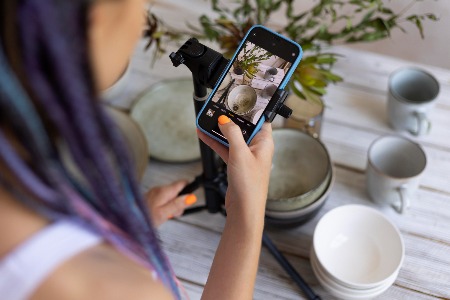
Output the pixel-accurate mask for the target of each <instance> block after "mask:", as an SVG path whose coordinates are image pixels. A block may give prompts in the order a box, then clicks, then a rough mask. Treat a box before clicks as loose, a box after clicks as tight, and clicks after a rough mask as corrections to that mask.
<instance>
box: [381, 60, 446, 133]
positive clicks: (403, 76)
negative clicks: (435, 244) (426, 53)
mask: <svg viewBox="0 0 450 300" xmlns="http://www.w3.org/2000/svg"><path fill="white" fill-rule="evenodd" d="M388 84H389V93H388V108H387V110H388V118H389V123H390V124H391V126H392V128H394V129H395V130H398V131H404V130H406V131H409V132H410V133H412V134H414V135H423V134H426V133H428V132H429V131H430V128H431V121H430V120H429V118H428V113H429V111H430V110H431V108H432V107H433V105H434V102H435V100H436V97H437V95H438V94H439V83H438V81H437V80H436V78H434V76H432V75H431V74H429V73H427V72H426V71H424V70H421V69H418V68H413V67H408V68H402V69H399V70H397V71H395V72H394V73H392V74H391V76H390V77H389V83H388Z"/></svg>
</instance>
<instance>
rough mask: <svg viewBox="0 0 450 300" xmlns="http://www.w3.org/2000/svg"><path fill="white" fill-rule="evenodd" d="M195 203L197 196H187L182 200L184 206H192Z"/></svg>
mask: <svg viewBox="0 0 450 300" xmlns="http://www.w3.org/2000/svg"><path fill="white" fill-rule="evenodd" d="M195 202H197V196H195V195H194V194H189V195H187V196H186V198H185V199H184V203H185V204H186V205H192V204H194V203H195Z"/></svg>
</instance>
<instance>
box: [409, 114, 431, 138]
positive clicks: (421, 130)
mask: <svg viewBox="0 0 450 300" xmlns="http://www.w3.org/2000/svg"><path fill="white" fill-rule="evenodd" d="M414 117H415V118H416V121H417V130H411V131H410V132H411V133H412V134H414V135H422V134H425V133H428V132H429V131H430V128H431V121H430V120H428V118H427V116H426V115H425V114H424V113H423V112H418V111H415V112H414Z"/></svg>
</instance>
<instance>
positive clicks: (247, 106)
mask: <svg viewBox="0 0 450 300" xmlns="http://www.w3.org/2000/svg"><path fill="white" fill-rule="evenodd" d="M256 98H257V95H256V92H255V89H254V88H252V87H250V86H248V85H245V84H244V85H238V86H237V87H235V88H233V89H232V90H231V92H230V95H228V99H227V105H228V107H229V108H230V110H231V111H232V112H234V113H236V114H238V115H241V116H242V115H246V114H248V113H249V112H250V111H251V110H252V109H253V108H254V107H255V105H256Z"/></svg>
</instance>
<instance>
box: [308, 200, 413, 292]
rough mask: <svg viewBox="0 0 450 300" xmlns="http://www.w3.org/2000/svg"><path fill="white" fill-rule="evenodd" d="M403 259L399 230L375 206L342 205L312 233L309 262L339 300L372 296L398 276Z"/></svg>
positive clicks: (331, 212)
mask: <svg viewBox="0 0 450 300" xmlns="http://www.w3.org/2000/svg"><path fill="white" fill-rule="evenodd" d="M403 258H404V245H403V241H402V238H401V236H400V232H399V231H398V229H397V228H396V227H395V225H394V224H392V223H391V222H390V221H389V220H388V219H386V218H385V217H384V216H383V215H382V214H381V213H380V212H378V211H377V210H375V209H373V208H369V207H366V206H363V205H345V206H341V207H338V208H335V209H333V210H331V211H329V212H328V213H327V214H325V215H324V216H323V217H322V218H321V220H320V221H319V223H318V224H317V227H316V229H315V231H314V238H313V245H312V248H311V257H310V260H311V266H312V269H313V272H314V274H315V275H316V277H317V279H318V281H319V283H320V284H321V285H322V286H323V287H324V288H325V289H326V290H327V291H328V292H329V293H330V294H332V295H334V296H336V297H338V298H341V299H347V300H352V299H371V298H374V297H376V296H378V295H380V294H382V293H383V292H384V291H386V290H387V289H388V288H389V287H390V286H391V285H392V284H393V283H394V282H395V280H396V278H397V275H398V272H399V270H400V267H401V265H402V262H403Z"/></svg>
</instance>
